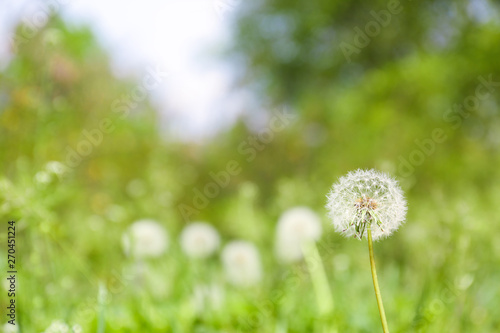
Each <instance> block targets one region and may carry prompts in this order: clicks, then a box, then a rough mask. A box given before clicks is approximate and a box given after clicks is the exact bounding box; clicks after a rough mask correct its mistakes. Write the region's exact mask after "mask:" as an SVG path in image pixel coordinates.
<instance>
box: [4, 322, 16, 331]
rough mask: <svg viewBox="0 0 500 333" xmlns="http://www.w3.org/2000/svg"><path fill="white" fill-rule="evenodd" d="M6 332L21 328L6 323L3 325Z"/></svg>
mask: <svg viewBox="0 0 500 333" xmlns="http://www.w3.org/2000/svg"><path fill="white" fill-rule="evenodd" d="M2 332H4V333H17V332H19V330H18V329H17V325H12V324H9V323H5V324H4V325H3V331H2Z"/></svg>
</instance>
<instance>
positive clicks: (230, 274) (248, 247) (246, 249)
mask: <svg viewBox="0 0 500 333" xmlns="http://www.w3.org/2000/svg"><path fill="white" fill-rule="evenodd" d="M222 263H223V265H224V271H225V274H226V277H227V279H228V281H229V282H230V283H231V284H233V285H235V286H239V287H248V286H252V285H255V284H257V283H258V282H259V281H260V280H261V279H262V267H261V262H260V257H259V252H258V250H257V248H256V247H255V245H253V244H252V243H249V242H245V241H233V242H230V243H229V244H227V245H226V246H225V247H224V250H223V251H222Z"/></svg>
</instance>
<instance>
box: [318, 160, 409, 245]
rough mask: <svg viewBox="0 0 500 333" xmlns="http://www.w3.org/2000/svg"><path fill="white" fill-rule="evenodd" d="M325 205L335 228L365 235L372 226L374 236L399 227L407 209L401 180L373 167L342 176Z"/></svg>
mask: <svg viewBox="0 0 500 333" xmlns="http://www.w3.org/2000/svg"><path fill="white" fill-rule="evenodd" d="M326 207H327V208H328V210H329V216H330V217H331V219H332V222H333V225H334V227H335V230H336V231H338V232H340V233H341V234H343V235H344V236H346V237H354V238H357V239H362V238H363V236H364V237H367V233H366V232H365V231H367V229H368V228H371V232H372V235H373V239H374V240H378V239H381V238H384V237H387V236H389V235H391V234H392V233H393V232H394V231H395V230H397V229H398V228H399V226H400V225H401V224H402V223H403V222H404V220H405V216H406V210H407V207H406V200H405V198H404V195H403V191H402V190H401V188H400V187H399V185H398V182H397V181H396V180H395V179H393V178H391V177H390V176H388V175H387V174H385V173H382V172H379V171H376V170H373V169H371V170H361V169H358V170H356V171H353V172H349V173H348V174H347V176H344V177H341V178H340V179H339V181H338V182H337V183H336V184H334V185H333V188H332V190H331V192H330V193H329V194H328V202H327V205H326Z"/></svg>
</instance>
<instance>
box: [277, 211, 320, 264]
mask: <svg viewBox="0 0 500 333" xmlns="http://www.w3.org/2000/svg"><path fill="white" fill-rule="evenodd" d="M321 231H322V228H321V220H320V218H319V216H318V215H317V214H316V213H315V212H314V211H312V210H311V209H309V208H307V207H294V208H291V209H289V210H287V211H286V212H284V213H283V214H282V215H281V217H280V219H279V221H278V225H277V227H276V242H275V251H276V256H277V257H278V259H279V260H281V261H282V262H288V263H290V262H294V261H298V260H301V259H302V258H303V253H302V246H303V245H304V244H305V243H306V242H310V241H317V240H318V239H319V238H320V237H321Z"/></svg>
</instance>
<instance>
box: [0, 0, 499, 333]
mask: <svg viewBox="0 0 500 333" xmlns="http://www.w3.org/2000/svg"><path fill="white" fill-rule="evenodd" d="M318 3H321V4H322V6H325V7H328V8H329V9H331V10H332V12H335V15H341V13H342V12H343V10H346V11H347V10H348V9H349V8H343V7H342V6H340V7H342V8H340V7H339V8H335V9H333V8H330V7H329V6H330V5H328V3H329V2H327V1H325V2H322V1H320V2H318ZM261 6H263V7H258V8H253V7H250V9H249V12H248V13H246V14H245V15H243V16H242V18H241V23H240V28H239V30H237V32H238V33H239V34H240V35H239V36H244V37H245V38H241V39H240V40H239V42H238V43H239V44H238V43H237V45H236V46H235V48H234V50H232V51H231V52H234V53H238V52H240V53H241V52H243V53H245V54H246V55H247V60H248V62H246V64H247V65H248V66H249V67H248V73H247V74H246V75H247V76H246V77H245V78H244V79H242V80H243V81H245V79H246V80H250V81H251V82H253V81H252V80H255V81H257V82H264V83H263V86H259V87H257V88H256V90H257V92H258V93H260V94H261V95H264V96H269V100H267V101H266V103H265V110H266V112H267V114H268V117H267V118H266V119H267V121H266V124H265V125H264V126H262V127H261V128H260V129H258V130H255V129H252V128H251V126H249V125H248V124H247V122H246V120H247V119H246V118H245V117H242V119H240V120H238V122H237V123H236V124H234V126H232V127H230V128H227V129H224V130H222V131H220V132H219V133H217V134H216V135H214V136H212V137H210V138H208V139H206V140H203V142H200V141H188V142H186V141H178V140H174V139H172V138H170V137H169V136H168V133H167V134H165V133H163V130H162V129H161V126H160V125H159V124H160V122H161V120H160V119H159V116H158V113H157V112H156V111H155V108H154V105H153V103H151V101H150V100H149V98H147V97H137V96H139V95H137V91H142V90H141V87H143V88H144V82H150V81H145V79H147V78H148V77H149V78H150V77H151V73H149V74H148V72H145V73H144V74H143V75H142V76H141V75H139V76H137V77H130V78H126V79H125V78H116V77H115V76H114V75H113V73H112V70H111V67H110V64H109V58H108V56H107V54H106V52H105V51H104V50H103V49H102V48H101V47H100V46H99V45H98V43H97V42H96V41H95V38H94V36H93V35H92V33H91V32H90V30H88V29H86V28H79V29H76V28H74V27H72V28H69V27H68V26H66V24H65V23H64V21H62V20H60V19H59V18H57V17H54V18H53V19H52V20H51V21H50V22H49V23H48V24H47V25H46V26H44V27H43V29H41V30H40V31H38V33H37V34H36V35H35V36H34V37H32V38H30V40H29V42H27V43H23V44H21V45H19V49H18V50H17V51H16V54H15V56H14V57H13V58H12V59H11V61H10V62H9V63H8V65H7V66H6V67H5V68H4V69H3V70H2V71H0V221H3V222H2V223H3V226H2V228H1V229H0V242H1V244H2V249H4V251H5V255H2V256H1V259H0V261H1V263H2V268H3V271H2V272H3V273H2V276H5V277H7V276H8V275H7V273H4V272H6V271H7V265H8V262H7V259H8V258H7V249H8V246H7V245H8V243H7V239H8V238H7V237H8V229H7V227H8V221H15V226H16V236H15V237H16V238H15V239H16V247H15V249H16V254H15V255H16V267H17V279H16V296H15V299H16V306H17V307H16V311H17V312H16V324H17V325H16V330H13V328H12V325H11V326H9V324H5V325H4V326H3V327H2V328H3V330H4V332H28V333H29V332H45V333H49V332H52V333H56V332H61V333H65V332H75V333H77V332H97V333H104V332H110V333H111V332H200V333H201V332H228V333H229V332H275V333H285V332H290V333H295V332H320V333H326V332H329V333H330V332H331V333H333V332H376V331H381V325H380V317H379V312H378V309H377V302H376V299H375V296H374V292H373V283H372V279H371V273H370V264H369V256H368V247H367V243H366V240H362V241H359V240H357V239H353V238H346V237H343V236H342V235H341V234H339V233H337V232H335V230H334V227H333V226H332V222H331V220H330V218H329V217H328V212H327V208H325V205H326V204H327V197H326V196H327V194H328V193H329V191H330V189H331V187H332V184H334V183H335V182H337V181H338V179H339V177H341V176H343V175H345V174H346V173H347V172H348V171H351V170H356V169H358V168H362V169H371V168H375V169H377V170H381V171H383V172H385V173H387V174H390V175H392V176H393V177H394V178H395V179H396V180H397V181H398V182H399V184H400V186H401V189H402V191H403V192H404V195H405V197H406V201H407V206H408V212H407V215H406V219H405V223H404V224H402V225H401V226H400V228H399V230H397V231H396V232H394V234H392V235H391V236H390V237H388V238H386V239H383V240H381V241H377V242H375V243H374V250H375V258H376V262H377V272H378V279H379V283H380V288H381V292H382V296H383V299H384V306H385V311H386V314H387V320H388V324H389V328H390V330H391V332H440V333H441V332H474V333H481V332H500V306H499V305H500V301H499V300H500V283H499V281H500V242H498V239H497V237H496V235H497V233H498V234H500V224H499V223H498V220H499V218H498V202H500V173H499V168H498V166H499V157H500V155H499V149H500V148H499V147H500V146H499V143H500V140H499V135H500V134H499V132H498V129H499V128H500V118H499V117H498V103H499V101H500V97H499V96H500V88H499V87H498V85H499V83H498V81H499V80H500V76H498V73H500V71H499V68H498V67H499V63H498V61H496V60H495V59H498V57H497V56H498V54H499V52H500V49H499V47H498V43H497V41H498V37H499V36H500V31H499V29H498V27H497V26H496V25H495V24H493V23H492V24H486V23H484V24H479V23H478V24H477V25H474V26H472V27H470V29H469V30H467V31H466V32H464V33H463V35H461V39H459V41H460V43H458V42H457V44H454V46H453V47H456V49H454V48H451V47H450V49H446V50H445V51H443V50H441V49H440V50H438V51H435V50H434V49H432V50H433V51H429V50H425V52H424V51H420V52H419V51H414V52H413V51H412V52H409V51H408V52H407V53H405V52H406V51H404V50H403V51H401V53H397V56H396V55H393V54H392V53H391V52H392V51H391V50H392V49H390V48H389V46H390V45H395V44H397V43H398V42H399V39H398V38H399V37H395V36H394V35H391V34H390V33H388V32H387V35H385V34H384V33H382V35H381V36H377V37H374V39H373V41H372V42H373V44H370V46H367V47H366V48H365V49H363V50H361V54H360V55H358V57H359V59H358V61H359V64H351V65H345V66H348V67H342V66H344V65H342V66H341V65H339V64H338V63H337V60H338V59H337V58H332V60H331V61H333V62H334V63H333V65H332V64H330V65H332V66H333V67H329V66H327V64H325V61H327V60H325V59H326V58H322V57H320V59H316V60H314V59H313V58H311V57H313V54H309V53H307V54H300V55H298V56H297V57H298V58H297V59H295V60H290V59H288V60H287V59H281V58H280V57H279V56H278V55H276V54H274V53H273V51H272V50H270V48H271V49H272V47H273V45H272V43H269V40H267V39H266V40H265V41H262V40H260V38H261V35H259V34H257V33H256V32H255V30H253V29H257V28H255V27H254V28H252V27H253V25H251V24H249V23H252V22H253V21H252V20H253V19H254V17H253V16H252V15H251V14H252V13H253V12H252V10H254V11H257V12H258V11H260V10H262V11H264V12H269V13H274V11H280V10H281V11H284V10H285V9H286V8H285V7H286V6H288V5H287V4H285V3H284V2H282V1H278V2H277V4H276V6H275V7H272V6H270V5H269V6H270V7H266V5H263V4H261ZM345 6H348V5H345ZM349 6H350V5H349ZM349 6H348V7H349ZM405 6H406V5H405ZM415 6H419V5H415ZM422 6H423V5H422ZM252 8H253V9H252ZM328 8H326V9H328ZM381 8H382V7H381ZM384 8H385V7H384ZM323 9H325V8H323ZM295 10H297V9H295ZM351 10H353V13H354V12H356V13H358V11H357V10H354V9H351ZM294 13H296V12H294ZM274 14H275V13H274ZM304 15H305V16H307V17H309V16H308V15H313V14H304ZM353 15H354V14H353ZM360 15H361V14H360ZM398 15H403V16H402V17H401V18H399V17H398V18H396V17H395V18H393V22H400V23H399V24H400V25H401V31H402V32H401V33H402V34H406V35H407V36H408V35H410V33H409V32H408V31H407V30H405V29H407V28H408V26H407V25H406V24H408V25H413V27H416V26H417V25H418V24H419V23H416V22H414V21H411V22H406V21H405V20H404V18H405V17H407V16H405V15H409V14H408V13H407V11H404V12H403V13H402V14H398ZM415 15H416V14H415ZM314 17H316V16H314ZM320 18H321V17H320ZM325 20H326V19H325ZM325 20H323V19H321V20H319V21H318V22H316V21H314V22H316V23H313V22H312V21H308V20H304V21H301V24H306V23H307V22H309V24H310V25H314V24H326V23H325V22H326V21H325ZM357 20H361V18H360V17H357V16H356V17H354V18H352V20H351V21H350V22H351V25H353V24H354V25H355V24H356V22H358V21H357ZM398 20H400V21H398ZM404 22H406V23H404ZM301 24H300V25H297V26H296V29H297V31H301V29H304V30H303V31H310V30H311V29H312V28H311V27H307V28H306V27H303V26H302V25H301ZM342 24H344V25H346V26H347V23H346V22H343V23H342ZM393 24H395V23H393ZM261 28H263V27H261ZM313 30H314V29H313ZM415 30H416V31H417V30H418V29H417V28H415ZM311 31H312V30H311ZM349 31H351V29H350V28H349V29H348V27H347V28H346V29H345V30H341V32H342V34H343V35H342V36H351V37H352V31H351V34H350V35H349V34H348V33H349ZM418 31H420V30H418ZM18 32H19V33H22V27H19V28H18ZM474 33H475V35H474V36H475V37H474V38H472V37H471V36H472V35H473V34H474ZM297 36H300V34H298V35H296V36H295V35H294V36H280V38H282V39H283V40H284V39H286V38H299V37H297ZM384 36H385V37H384ZM412 36H413V35H412ZM419 36H420V35H419ZM478 36H480V37H478ZM301 38H305V37H304V36H302V37H301ZM318 38H320V37H318ZM345 38H347V37H345ZM391 38H392V39H391ZM415 38H416V37H415ZM320 39H321V38H320ZM394 39H396V40H394ZM307 41H309V42H311V40H309V39H307V38H305V40H303V42H304V45H306V44H307V43H306V42H307ZM377 41H378V42H379V44H377ZM311 43H312V42H311ZM318 43H319V42H318ZM255 45H261V48H254V46H255ZM375 45H376V46H377V47H375ZM419 45H420V44H419ZM306 49H308V48H307V47H304V51H301V52H306V51H307V50H306ZM408 49H411V48H410V47H408ZM434 51H435V52H434ZM311 52H312V51H311ZM339 52H340V54H341V51H340V50H337V53H339ZM384 52H387V53H384ZM261 53H262V54H261ZM271 54H274V56H271ZM337 55H338V54H337ZM318 57H319V56H318ZM325 57H326V56H325ZM382 59H383V60H382ZM295 61H296V62H295ZM328 61H330V60H328ZM339 61H340V60H339ZM343 62H345V61H344V60H343ZM298 64H300V65H298ZM332 68H333V69H332ZM334 69H335V71H334ZM337 70H338V71H337ZM333 72H335V73H336V74H335V75H334V74H332V73H333ZM338 73H343V74H338ZM337 74H338V75H337ZM148 75H149V76H148ZM297 77H299V78H300V80H299V79H297ZM484 82H486V83H484ZM337 83H339V84H337ZM263 87H264V88H263ZM478 87H479V88H478ZM261 89H264V91H263V92H262V90H261ZM134 96H136V97H134ZM123 97H125V99H123ZM134 98H135V99H134ZM471 103H472V104H471ZM454 105H463V108H462V109H460V108H458V109H457V108H455V109H453V107H454ZM454 110H455V111H454ZM457 110H462V112H458V111H457ZM463 110H466V111H467V112H465V113H464V112H463ZM250 113H251V112H250ZM249 117H250V116H249ZM277 119H278V120H277ZM280 120H281V122H280ZM297 207H302V208H300V209H303V211H302V213H303V212H304V211H306V212H307V213H304V214H306V215H307V216H309V217H307V218H305V219H312V220H315V221H316V222H314V223H316V224H315V225H316V227H315V228H316V229H314V230H313V231H311V232H312V235H314V236H311V239H310V240H311V241H310V242H307V243H306V244H298V243H297V242H293V241H292V242H291V243H292V244H288V245H287V246H290V247H289V248H288V247H287V248H286V249H285V250H284V253H283V252H280V248H279V246H278V245H279V244H278V243H279V240H280V237H282V235H284V232H285V231H283V230H282V229H280V227H279V226H280V223H281V222H280V221H282V220H283V219H284V216H286V214H287V213H290V211H291V210H292V211H293V209H296V208H297ZM302 213H301V214H302ZM308 214H309V215H308ZM145 220H146V221H148V223H146V224H141V223H139V224H137V223H138V222H144V221H145ZM200 221H201V222H203V223H205V224H203V225H204V226H206V225H207V224H208V225H209V226H211V227H212V228H209V229H203V228H205V227H202V228H201V230H202V231H200V233H199V234H198V235H201V236H199V237H201V238H200V239H202V240H203V242H205V241H206V243H203V244H204V246H202V247H199V245H197V244H198V243H196V242H195V243H196V244H195V245H193V244H190V243H189V242H190V240H189V239H190V238H189V237H190V236H189V235H187V236H186V227H188V226H190V225H192V223H193V222H200ZM207 230H209V231H207ZM195 231H196V230H195ZM301 232H303V230H302V231H301ZM137 234H140V236H136V235H137ZM195 234H196V232H195ZM134 237H138V238H134ZM193 237H194V236H193ZM196 237H197V236H196ZM204 237H205V238H204ZM141 242H142V243H141ZM200 242H201V241H200ZM234 242H236V243H234ZM297 246H299V250H298V251H299V252H298V253H296V254H295V255H291V253H292V252H291V251H292V249H296V248H297ZM231 247H232V248H233V249H232V250H233V252H231V250H230V249H228V248H231ZM141 251H142V252H141ZM235 253H236V254H235ZM287 255H291V257H286V256H287ZM3 281H4V283H3V287H2V288H3V289H4V290H2V297H1V298H0V306H1V307H2V308H3V309H6V308H7V307H8V306H9V302H10V301H9V298H8V297H7V291H8V288H9V287H10V285H9V283H7V282H8V280H6V279H5V278H4V280H3ZM6 281H7V282H6ZM4 312H6V311H5V310H4ZM4 319H5V317H4Z"/></svg>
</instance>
